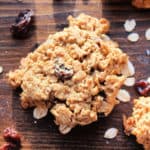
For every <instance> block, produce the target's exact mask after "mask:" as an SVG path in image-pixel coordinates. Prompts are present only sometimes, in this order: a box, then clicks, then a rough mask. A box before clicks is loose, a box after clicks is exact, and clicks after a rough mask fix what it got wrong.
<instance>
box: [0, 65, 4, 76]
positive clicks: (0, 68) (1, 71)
mask: <svg viewBox="0 0 150 150" xmlns="http://www.w3.org/2000/svg"><path fill="white" fill-rule="evenodd" d="M1 73H3V67H2V66H0V74H1Z"/></svg>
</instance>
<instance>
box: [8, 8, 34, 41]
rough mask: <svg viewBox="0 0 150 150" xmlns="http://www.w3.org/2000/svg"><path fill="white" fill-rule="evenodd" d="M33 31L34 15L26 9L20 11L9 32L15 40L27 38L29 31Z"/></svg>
mask: <svg viewBox="0 0 150 150" xmlns="http://www.w3.org/2000/svg"><path fill="white" fill-rule="evenodd" d="M33 29H34V13H33V11H32V10H30V9H27V10H24V11H21V12H20V13H19V14H18V16H17V18H16V21H15V23H14V24H13V25H12V26H11V28H10V31H11V33H12V35H13V36H14V37H15V38H25V37H28V36H29V33H30V31H33Z"/></svg>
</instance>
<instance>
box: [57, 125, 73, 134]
mask: <svg viewBox="0 0 150 150" xmlns="http://www.w3.org/2000/svg"><path fill="white" fill-rule="evenodd" d="M71 129H72V128H70V127H68V126H67V125H60V126H59V131H60V133H62V134H67V133H69V132H70V131H71Z"/></svg>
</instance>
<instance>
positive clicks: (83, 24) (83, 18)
mask: <svg viewBox="0 0 150 150" xmlns="http://www.w3.org/2000/svg"><path fill="white" fill-rule="evenodd" d="M68 21H69V26H77V27H79V28H80V29H82V30H88V31H94V32H95V33H96V34H98V35H101V34H105V33H107V32H108V31H109V28H110V23H109V21H108V20H107V19H105V18H101V19H97V18H93V17H91V16H88V15H86V14H80V15H79V16H78V17H76V18H74V17H73V16H69V17H68Z"/></svg>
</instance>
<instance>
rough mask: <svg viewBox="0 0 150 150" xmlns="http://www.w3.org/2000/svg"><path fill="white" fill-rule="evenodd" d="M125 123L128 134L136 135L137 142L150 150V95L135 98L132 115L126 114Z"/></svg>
mask: <svg viewBox="0 0 150 150" xmlns="http://www.w3.org/2000/svg"><path fill="white" fill-rule="evenodd" d="M123 124H124V127H125V133H126V134H127V135H130V134H132V135H135V136H136V138H137V142H138V143H140V144H143V146H144V148H145V150H150V97H140V98H139V99H135V100H134V107H133V113H132V116H131V117H129V118H126V117H125V116H124V117H123Z"/></svg>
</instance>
